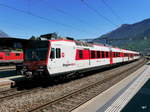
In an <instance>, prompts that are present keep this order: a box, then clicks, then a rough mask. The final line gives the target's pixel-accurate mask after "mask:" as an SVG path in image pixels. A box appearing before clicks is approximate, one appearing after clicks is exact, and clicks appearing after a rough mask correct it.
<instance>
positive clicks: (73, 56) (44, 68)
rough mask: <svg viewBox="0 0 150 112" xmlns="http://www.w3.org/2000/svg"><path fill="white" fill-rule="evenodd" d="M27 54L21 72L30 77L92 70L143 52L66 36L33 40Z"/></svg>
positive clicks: (131, 59) (133, 58)
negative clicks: (65, 38)
mask: <svg viewBox="0 0 150 112" xmlns="http://www.w3.org/2000/svg"><path fill="white" fill-rule="evenodd" d="M24 53H25V55H24V62H23V69H22V71H21V72H22V74H23V75H25V76H26V77H30V78H31V77H36V76H43V77H45V76H46V75H48V76H56V75H61V74H69V73H76V72H80V71H90V70H93V69H99V68H101V67H105V66H109V65H113V64H117V63H123V62H129V61H133V60H137V59H139V58H140V55H139V52H135V51H130V50H125V49H120V48H115V47H111V46H104V45H100V44H92V43H86V42H81V41H74V40H64V39H60V40H47V41H31V42H29V43H28V44H27V46H26V48H25V51H24Z"/></svg>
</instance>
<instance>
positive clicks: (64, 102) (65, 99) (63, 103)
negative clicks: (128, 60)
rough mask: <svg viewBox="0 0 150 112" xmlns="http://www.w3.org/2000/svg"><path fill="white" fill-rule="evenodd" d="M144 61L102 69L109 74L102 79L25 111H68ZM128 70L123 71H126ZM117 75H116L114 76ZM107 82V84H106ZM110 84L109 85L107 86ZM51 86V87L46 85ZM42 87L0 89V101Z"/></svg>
mask: <svg viewBox="0 0 150 112" xmlns="http://www.w3.org/2000/svg"><path fill="white" fill-rule="evenodd" d="M145 62H146V61H144V62H143V63H140V64H139V63H138V64H136V65H134V66H132V67H131V68H130V69H126V68H125V69H123V70H121V71H119V72H118V73H117V74H114V73H116V72H117V71H118V69H119V67H118V68H114V69H110V70H108V71H104V72H102V73H100V74H103V75H105V74H109V73H110V75H109V76H107V77H105V78H104V79H102V80H100V81H97V82H96V83H92V84H90V85H87V86H84V87H83V88H80V89H78V90H74V91H72V92H71V93H69V94H63V95H61V97H59V98H57V99H53V101H52V100H51V101H48V102H44V103H41V102H42V101H41V102H36V103H37V104H38V105H36V106H33V107H32V108H29V109H28V110H27V111H31V112H33V111H39V112H41V111H48V112H68V111H71V110H73V109H75V108H77V107H78V106H80V105H82V104H83V103H85V102H86V101H88V100H90V99H91V98H93V97H95V96H97V95H98V94H100V93H101V92H103V91H104V90H106V89H107V88H109V87H110V86H112V85H114V84H115V83H117V82H118V80H121V79H122V77H120V76H124V77H126V76H127V75H128V74H129V73H131V72H133V71H135V70H136V69H138V68H139V67H141V66H142V65H143V64H144V63H145ZM127 70H128V72H125V71H127ZM116 76H117V77H116ZM108 83H109V84H108ZM108 85H110V86H108ZM48 88H51V87H48ZM44 89H47V88H41V87H36V88H34V89H29V90H26V89H25V90H22V91H18V90H17V89H16V88H12V89H10V90H6V91H1V92H0V102H3V101H4V100H5V101H7V100H10V99H13V98H16V97H18V98H19V97H21V96H24V95H28V94H34V93H36V92H38V91H43V90H44ZM39 104H40V105H39Z"/></svg>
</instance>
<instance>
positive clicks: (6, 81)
mask: <svg viewBox="0 0 150 112" xmlns="http://www.w3.org/2000/svg"><path fill="white" fill-rule="evenodd" d="M19 78H23V76H21V75H17V76H11V77H6V78H0V88H3V87H9V88H10V87H11V86H13V85H15V80H17V79H19Z"/></svg>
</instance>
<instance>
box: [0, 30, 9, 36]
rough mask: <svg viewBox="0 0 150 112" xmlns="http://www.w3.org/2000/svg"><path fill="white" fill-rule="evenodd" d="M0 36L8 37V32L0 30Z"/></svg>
mask: <svg viewBox="0 0 150 112" xmlns="http://www.w3.org/2000/svg"><path fill="white" fill-rule="evenodd" d="M0 37H8V34H6V33H5V32H3V31H2V30H0Z"/></svg>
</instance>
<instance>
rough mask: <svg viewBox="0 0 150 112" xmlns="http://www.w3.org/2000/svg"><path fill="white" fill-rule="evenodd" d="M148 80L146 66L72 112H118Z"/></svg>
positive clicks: (148, 73)
mask: <svg viewBox="0 0 150 112" xmlns="http://www.w3.org/2000/svg"><path fill="white" fill-rule="evenodd" d="M149 78H150V65H149V64H146V65H144V66H143V67H141V68H140V69H138V70H137V71H135V72H134V73H132V74H131V75H129V76H128V77H126V78H125V79H123V80H121V81H120V82H119V83H117V84H115V85H114V86H112V87H111V88H109V89H107V90H106V91H104V92H102V93H101V94H100V95H98V96H96V97H95V98H93V99H91V100H90V101H88V102H86V103H85V104H83V105H81V106H80V107H79V108H77V109H75V110H73V111H72V112H120V111H121V110H122V109H123V108H124V106H125V105H126V104H127V103H128V102H129V101H130V100H131V99H132V97H133V96H134V95H135V94H136V93H137V92H138V90H139V89H140V88H141V87H142V86H143V85H144V84H145V83H146V81H147V80H148V79H149Z"/></svg>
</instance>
